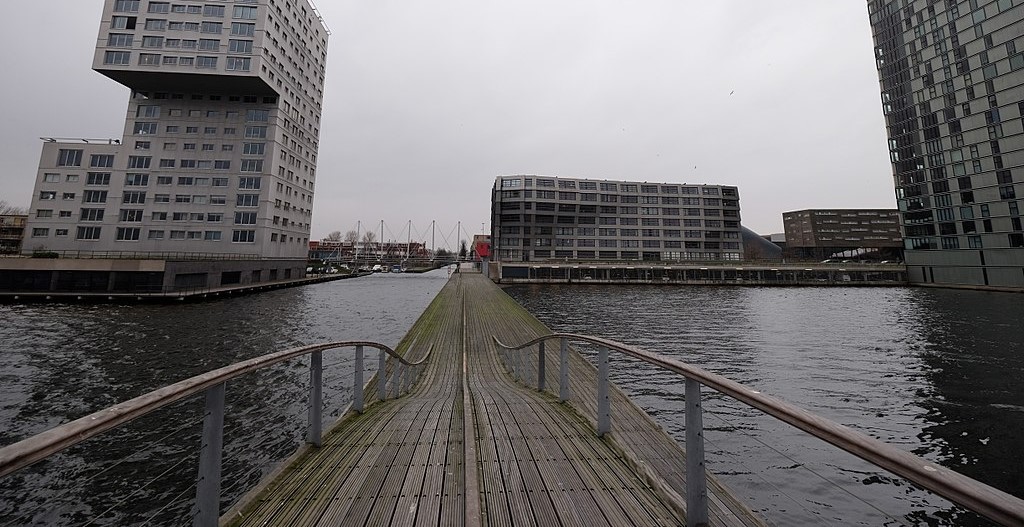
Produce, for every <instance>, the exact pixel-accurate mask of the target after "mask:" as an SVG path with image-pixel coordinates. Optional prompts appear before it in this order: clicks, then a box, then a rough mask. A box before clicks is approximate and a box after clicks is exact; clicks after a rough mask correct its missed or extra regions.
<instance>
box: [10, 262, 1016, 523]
mask: <svg viewBox="0 0 1024 527" xmlns="http://www.w3.org/2000/svg"><path fill="white" fill-rule="evenodd" d="M573 341H585V342H589V343H590V344H592V345H596V346H597V347H598V350H599V352H598V358H597V365H596V366H595V365H592V364H591V363H590V362H588V361H587V360H586V359H585V358H583V357H582V356H581V355H580V354H578V353H576V352H575V351H574V350H573V349H572V348H571V347H570V346H569V343H570V342H573ZM367 348H370V349H375V350H377V356H376V357H372V356H367V355H366V350H367ZM339 349H341V351H337V350H339ZM328 351H330V352H331V353H354V355H355V370H354V374H353V375H354V382H353V386H354V389H353V393H352V397H351V405H350V407H349V409H348V411H347V412H345V414H344V415H343V417H342V418H341V419H340V420H339V421H338V422H337V423H334V424H332V425H330V426H328V427H327V429H326V431H325V430H323V427H322V424H323V420H324V418H323V415H321V413H320V409H321V408H322V404H321V398H322V391H321V386H322V379H321V375H322V373H321V372H322V368H323V355H324V353H326V352H328ZM611 353H618V354H623V355H626V356H630V357H633V358H634V359H637V360H643V361H646V362H648V363H651V364H654V365H656V366H659V367H662V368H665V369H666V370H668V371H672V372H675V373H677V374H679V375H680V378H679V382H680V383H685V384H686V403H685V405H686V406H685V412H686V441H685V448H684V447H683V446H680V445H679V443H677V442H676V441H675V440H674V439H673V438H672V437H671V436H670V435H668V434H667V433H666V432H665V431H664V430H663V429H662V428H661V427H660V426H659V425H658V424H657V423H656V422H655V421H654V420H653V419H652V418H650V417H649V416H648V415H647V414H645V413H644V412H643V411H642V410H641V409H640V408H639V407H638V406H636V405H635V404H633V403H632V402H631V401H630V400H629V398H628V397H626V396H625V395H624V394H623V393H622V392H621V391H619V390H618V389H617V388H616V387H615V386H614V385H612V384H610V383H609V382H608V374H609V371H608V370H609V367H610V364H611V362H610V361H609V354H611ZM306 355H308V356H309V357H310V359H309V365H310V380H311V382H310V391H309V405H308V406H309V408H310V410H309V416H308V418H309V421H308V429H307V436H306V439H307V445H306V446H304V447H302V448H300V449H299V450H298V451H297V452H296V453H295V454H294V455H292V456H291V457H290V458H289V459H288V460H286V462H284V463H282V464H281V465H280V467H279V468H278V469H277V470H275V471H274V472H272V473H271V474H269V475H268V476H267V477H265V478H264V479H263V481H261V482H260V483H259V484H258V485H257V486H255V487H254V488H253V489H251V490H250V491H249V492H248V493H246V494H245V495H244V496H242V498H241V499H240V500H238V501H237V502H236V503H234V504H232V505H230V506H224V505H222V504H221V500H220V496H221V489H222V487H224V486H225V485H226V484H227V483H230V482H223V481H221V466H222V462H223V460H222V437H223V436H222V433H223V432H222V430H223V421H224V412H225V410H224V408H225V405H224V398H225V390H224V386H225V383H227V382H228V381H230V380H232V379H235V378H237V377H239V376H242V375H245V374H247V373H249V372H252V371H254V370H257V369H260V368H263V367H266V366H268V365H271V364H276V363H280V362H282V361H286V360H289V359H293V358H295V357H302V356H306ZM367 361H369V362H370V363H372V362H377V365H378V370H377V374H376V375H375V376H374V377H373V378H370V379H363V378H362V376H363V371H364V365H365V363H366V362H367ZM619 363H622V361H619ZM364 381H366V382H364ZM702 387H703V389H704V390H705V391H707V390H710V389H713V390H717V391H719V392H722V393H724V394H726V395H728V396H730V397H733V398H736V399H738V400H740V401H741V402H743V403H746V404H748V405H750V406H752V407H754V408H757V409H759V410H761V411H763V412H765V413H767V414H769V415H772V416H774V417H776V418H778V419H780V420H783V421H785V422H787V423H790V424H792V425H793V426H796V427H798V428H801V429H803V430H805V431H807V432H808V433H811V434H813V435H816V436H818V437H820V438H822V439H823V440H826V441H828V442H830V443H832V444H834V445H836V446H837V447H839V448H842V449H844V450H847V451H849V452H852V453H854V454H855V455H858V456H860V457H862V458H863V459H866V460H868V461H869V462H872V463H875V464H876V465H878V466H881V467H882V468H885V469H887V470H889V471H891V472H893V473H895V474H897V475H899V476H901V477H904V478H906V479H908V480H910V481H912V482H914V483H916V484H918V485H921V486H924V487H926V488H928V489H930V490H933V491H934V492H937V493H939V494H940V495H942V496H944V497H946V498H948V499H950V500H952V501H955V502H957V503H960V504H963V505H965V506H967V507H969V508H972V509H974V510H976V511H978V512H980V513H981V514H983V515H986V516H988V517H989V518H992V519H994V520H995V521H997V522H1000V523H1004V524H1008V525H1020V524H1024V502H1022V501H1021V500H1019V499H1017V498H1014V497H1012V496H1009V495H1007V494H1005V493H1002V492H1000V491H998V490H996V489H993V488H991V487H988V486H986V485H983V484H981V483H978V482H976V481H973V480H970V479H969V478H966V477H965V476H962V475H960V474H957V473H956V472H952V471H949V470H947V469H945V468H942V467H941V466H938V465H935V464H932V463H930V462H927V461H925V460H923V459H920V458H917V457H915V456H913V455H911V454H909V453H906V452H903V451H900V450H898V449H895V448H893V447H891V446H888V445H885V444H883V443H881V442H879V441H876V440H874V439H871V438H869V437H867V436H864V435H862V434H859V433H857V432H855V431H852V430H850V429H848V428H845V427H842V426H840V425H838V424H835V423H832V422H830V421H827V420H825V419H823V418H820V417H818V416H815V415H813V414H811V413H809V412H807V411H804V410H801V409H799V408H795V407H793V406H791V405H788V404H786V403H784V402H782V401H779V400H777V399H774V398H771V397H769V396H766V395H763V394H760V393H758V392H757V391H755V390H751V389H749V388H747V387H744V386H742V385H739V384H738V383H735V382H732V381H729V380H728V379H724V378H722V377H720V376H717V375H714V374H711V373H709V372H706V371H704V370H701V369H699V368H696V367H694V366H691V365H687V364H684V363H681V362H678V361H674V360H671V359H666V358H664V357H660V356H657V355H655V354H651V353H648V352H645V351H643V350H639V349H636V348H633V347H631V346H628V345H625V344H621V343H617V342H613V341H608V340H604V339H600V338H596V337H587V336H581V335H562V334H552V333H551V332H550V330H548V329H547V328H546V327H545V326H544V325H543V324H541V323H540V322H539V321H537V320H536V319H535V318H533V317H532V316H531V315H530V314H529V313H527V312H526V311H525V310H523V309H522V308H521V307H519V306H518V305H517V304H516V303H515V302H514V301H513V300H512V299H511V298H510V297H508V296H507V295H505V294H504V293H502V292H501V291H500V290H499V289H498V288H497V287H496V286H495V285H494V284H493V283H491V282H490V281H489V280H488V279H486V278H484V277H483V276H481V275H480V274H478V273H465V272H464V273H456V274H454V275H453V276H452V278H451V279H450V280H449V282H448V283H447V285H446V286H445V287H444V288H443V289H442V291H441V292H440V293H439V294H438V295H437V297H436V298H435V299H434V301H433V302H432V303H431V305H430V306H429V307H428V308H427V309H426V311H425V312H424V313H423V315H422V316H421V317H420V319H419V320H418V321H417V322H416V324H415V325H414V326H413V327H412V329H411V330H410V331H409V333H408V334H407V335H406V337H405V338H404V339H403V341H402V342H401V343H400V344H399V346H397V349H396V350H392V349H390V348H388V347H386V346H383V345H380V344H376V343H372V342H358V341H352V342H334V343H325V344H319V345H314V346H304V347H300V348H294V349H290V350H285V351H282V352H278V353H274V354H271V355H266V356H263V357H258V358H255V359H250V360H248V361H244V362H241V363H237V364H234V365H231V366H227V367H224V368H221V369H218V370H214V371H211V372H208V373H206V374H203V375H200V376H197V377H193V378H191V379H187V380H185V381H182V382H179V383H177V384H174V385H171V386H168V387H165V388H162V389H160V390H156V391H154V392H151V393H149V394H146V395H143V396H140V397H138V398H136V399H133V400H130V401H126V402H124V403H122V404H119V405H115V406H113V407H111V408H108V409H105V410H102V411H100V412H97V413H95V414H91V415H89V416H86V417H84V418H82V419H79V420H76V421H73V422H71V423H67V424H65V425H61V426H59V427H57V428H54V429H51V430H49V431H47V432H44V433H43V434H40V435H38V436H35V437H32V438H29V439H26V440H24V441H21V442H19V443H15V444H13V445H10V446H7V447H4V448H2V449H0V476H5V475H7V474H10V473H12V472H15V471H17V470H20V469H21V468H23V467H25V466H28V465H30V464H32V463H35V462H37V461H39V460H41V459H45V458H46V457H48V456H50V455H52V454H53V453H55V452H58V451H60V450H63V449H65V448H67V447H69V446H71V445H74V444H76V443H79V442H81V441H84V440H85V439H88V438H90V437H93V436H96V435H98V434H101V433H102V432H104V431H106V430H109V429H111V428H115V427H118V426H120V425H122V424H124V423H127V422H129V421H132V420H134V419H136V418H137V417H140V416H142V415H145V414H147V413H149V412H151V411H153V410H155V409H157V408H159V407H161V406H165V405H167V404H170V403H172V402H174V401H177V400H181V399H184V398H187V397H190V396H198V395H204V396H205V401H206V402H205V404H206V411H205V414H204V415H205V417H204V420H203V432H202V443H201V448H200V454H199V461H198V467H197V474H198V475H197V478H196V482H197V483H196V489H195V496H196V497H195V501H194V505H193V508H192V518H191V520H190V521H191V522H192V523H193V524H194V525H218V524H221V525H469V526H476V525H498V526H504V525H509V526H512V525H516V526H519V525H541V526H548V525H585V526H588V527H592V526H598V525H615V526H619V525H642V526H649V525H743V526H757V525H763V524H764V521H763V520H762V519H761V518H759V517H758V516H757V515H756V514H754V513H753V512H752V511H751V510H750V508H749V507H747V506H746V505H745V504H744V503H743V502H742V501H741V500H740V499H738V498H737V497H736V496H734V495H733V494H732V493H730V492H729V490H728V489H727V488H726V487H725V486H724V485H723V484H722V483H721V482H719V481H718V479H717V478H716V477H715V476H714V475H712V474H708V473H706V472H705V471H704V463H703V429H702V424H701V404H700V397H701V396H700V393H701V390H702ZM681 410H682V408H681Z"/></svg>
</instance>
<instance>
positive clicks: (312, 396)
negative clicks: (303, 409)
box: [306, 351, 324, 446]
mask: <svg viewBox="0 0 1024 527" xmlns="http://www.w3.org/2000/svg"><path fill="white" fill-rule="evenodd" d="M323 370H324V355H323V352H322V351H314V352H313V353H310V354H309V428H308V429H307V430H306V442H307V443H309V444H311V445H314V446H320V444H321V437H320V436H321V435H322V431H323V430H322V429H323V417H322V414H323V408H324V402H323Z"/></svg>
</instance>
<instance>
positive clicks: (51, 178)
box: [43, 174, 60, 183]
mask: <svg viewBox="0 0 1024 527" xmlns="http://www.w3.org/2000/svg"><path fill="white" fill-rule="evenodd" d="M43 181H44V182H46V183H60V174H43Z"/></svg>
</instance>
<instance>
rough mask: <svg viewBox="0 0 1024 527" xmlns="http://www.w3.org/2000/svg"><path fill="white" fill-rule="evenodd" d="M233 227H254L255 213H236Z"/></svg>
mask: <svg viewBox="0 0 1024 527" xmlns="http://www.w3.org/2000/svg"><path fill="white" fill-rule="evenodd" d="M235 225H256V213H255V212H236V213H235Z"/></svg>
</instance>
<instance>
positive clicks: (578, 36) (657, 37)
mask: <svg viewBox="0 0 1024 527" xmlns="http://www.w3.org/2000/svg"><path fill="white" fill-rule="evenodd" d="M102 4H103V2H102V0H48V1H46V2H23V3H20V4H19V7H18V17H17V20H18V22H17V23H16V24H10V25H9V26H8V27H7V28H6V29H5V31H3V32H0V45H2V46H3V48H4V49H9V50H21V52H19V53H9V54H7V55H6V57H7V58H6V59H5V63H4V77H5V78H6V79H7V80H6V82H5V83H4V85H3V88H2V89H3V98H2V99H3V101H4V103H3V104H4V107H3V115H4V119H3V125H2V127H0V133H2V141H0V145H2V146H0V148H2V149H3V159H4V161H5V163H4V165H3V167H2V168H3V170H2V171H0V199H3V200H6V201H8V202H11V203H13V204H19V205H22V206H26V205H28V202H29V199H30V197H31V193H32V184H33V178H34V175H35V170H36V167H37V165H38V161H39V151H40V143H39V139H38V138H39V137H40V136H49V137H119V136H120V135H121V133H122V131H123V130H122V128H123V123H124V111H125V109H126V103H127V96H128V91H127V90H126V89H125V88H121V87H119V85H117V84H116V83H114V82H113V81H110V80H107V79H106V78H105V77H103V76H101V75H99V74H98V73H95V72H93V71H91V70H90V66H91V61H92V52H93V47H94V45H95V40H96V35H97V32H98V24H99V16H100V13H101V8H102ZM318 7H319V9H320V11H321V13H322V14H323V16H324V19H325V20H326V21H327V25H328V26H329V27H330V29H331V31H332V33H333V35H332V37H331V40H330V50H329V52H328V64H327V87H326V92H325V93H326V95H325V100H324V114H323V126H322V130H321V145H320V158H319V163H318V165H319V166H318V177H317V189H316V190H317V193H316V201H315V203H314V216H313V232H312V237H313V238H319V237H321V236H323V235H325V234H327V233H328V232H330V231H332V230H341V231H346V230H349V229H354V228H355V226H356V222H357V220H361V221H362V222H363V225H364V226H365V225H367V224H370V225H373V226H376V228H379V221H380V220H381V219H383V220H384V221H385V223H386V225H387V229H386V232H385V237H386V238H392V237H395V238H398V239H404V238H405V228H406V222H407V221H408V220H412V223H413V238H417V237H419V238H421V239H424V238H429V232H430V222H431V220H436V221H437V222H438V226H439V227H438V232H439V233H440V232H442V231H448V232H451V231H452V230H453V229H454V226H455V223H456V222H457V221H462V222H463V225H464V228H465V229H466V230H467V231H469V232H470V233H471V234H472V233H474V232H476V231H478V230H479V229H480V224H481V223H484V222H487V221H488V218H489V215H490V204H489V199H490V188H491V185H492V183H493V181H494V176H496V175H500V174H546V175H557V176H570V177H588V178H607V179H625V180H638V181H658V182H662V181H668V182H691V183H722V184H735V185H738V186H739V189H740V206H741V215H742V216H743V223H744V225H746V226H747V227H750V228H751V229H753V230H755V231H758V232H761V233H768V232H781V231H782V212H783V211H785V210H794V209H801V208H819V207H894V206H895V199H894V197H893V187H892V177H891V169H890V165H889V161H888V153H887V151H886V146H885V141H886V138H885V129H884V121H883V119H882V115H881V110H880V104H879V95H878V78H877V74H876V72H875V69H874V63H873V57H872V49H873V46H872V43H871V34H870V28H869V25H868V20H867V8H866V5H865V2H863V1H862V0H757V1H755V0H716V1H714V2H695V1H681V0H665V1H655V0H634V1H626V0H558V1H552V0H545V1H540V0H515V1H512V0H506V1H496V0H403V1H397V0H362V1H354V0H319V2H318ZM418 232H419V233H426V234H425V236H424V235H423V234H421V235H420V236H417V233H418ZM438 239H439V243H440V234H439V236H438Z"/></svg>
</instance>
